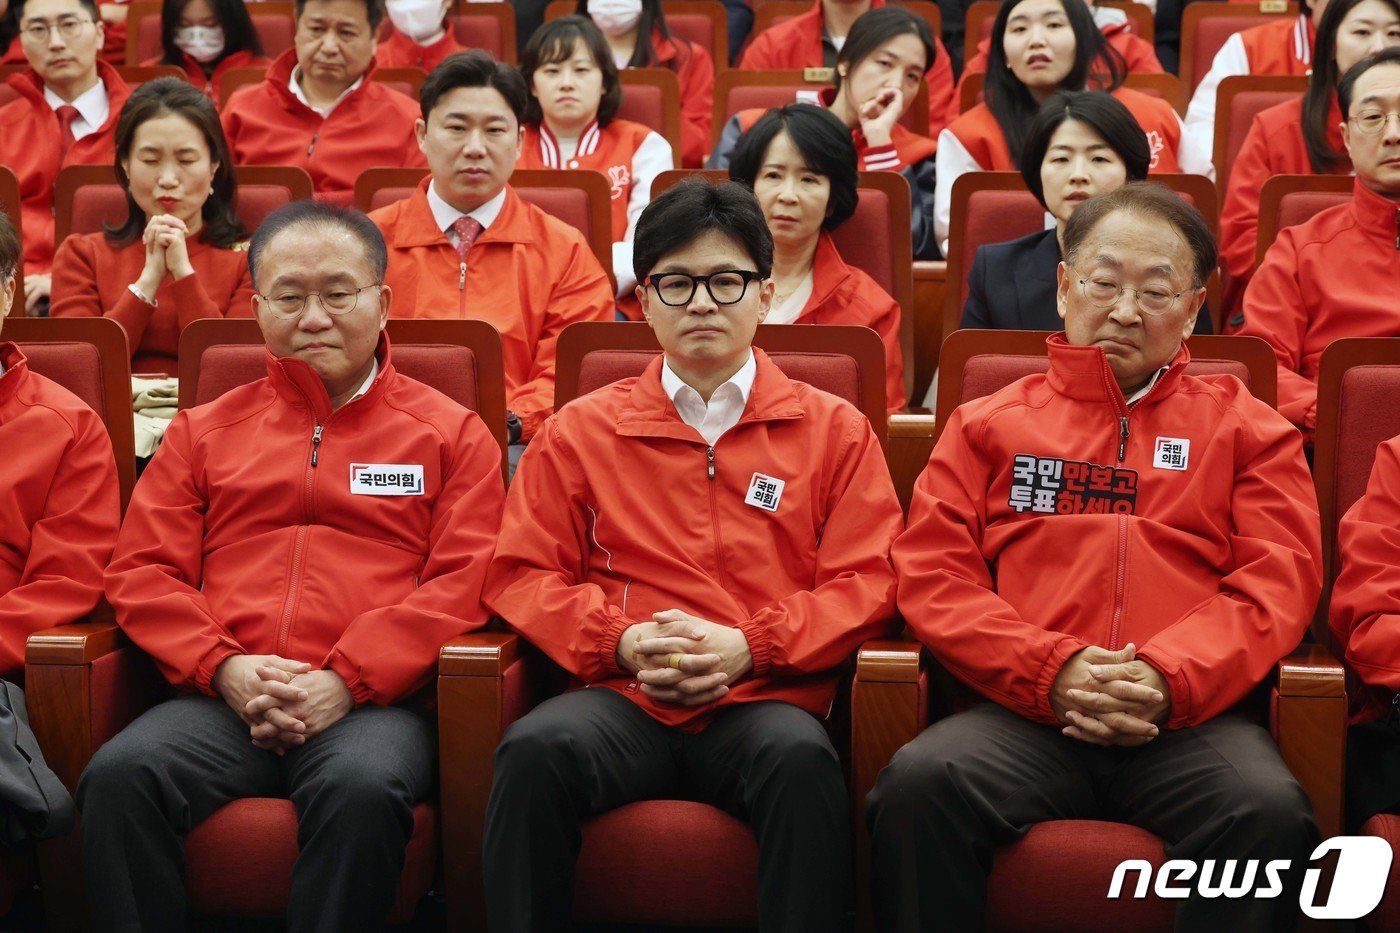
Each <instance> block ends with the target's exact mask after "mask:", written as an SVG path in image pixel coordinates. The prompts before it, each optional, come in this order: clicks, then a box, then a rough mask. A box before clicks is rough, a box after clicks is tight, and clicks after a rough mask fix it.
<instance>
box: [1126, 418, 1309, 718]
mask: <svg viewBox="0 0 1400 933" xmlns="http://www.w3.org/2000/svg"><path fill="white" fill-rule="evenodd" d="M1259 408H1260V409H1262V408H1263V405H1262V404H1261V405H1260V406H1259ZM1248 415H1249V417H1248V419H1247V420H1246V413H1244V412H1241V411H1239V410H1238V409H1236V410H1235V411H1234V412H1233V413H1232V415H1231V417H1233V418H1235V419H1236V420H1237V421H1238V426H1237V429H1236V431H1237V433H1236V440H1235V444H1236V459H1235V462H1236V464H1237V466H1236V469H1235V476H1234V490H1233V493H1232V495H1231V498H1230V517H1231V520H1232V522H1233V532H1232V534H1231V535H1230V553H1231V554H1232V555H1234V562H1235V563H1234V566H1233V567H1231V568H1229V572H1228V573H1226V574H1225V575H1224V576H1223V577H1222V578H1221V580H1220V592H1219V593H1218V594H1217V595H1215V596H1213V597H1211V598H1210V599H1208V600H1206V601H1205V602H1203V603H1201V604H1200V605H1199V606H1197V607H1195V608H1194V609H1192V610H1191V611H1190V612H1189V613H1187V614H1186V615H1185V616H1184V617H1183V618H1181V619H1180V620H1178V621H1177V622H1175V623H1173V624H1172V625H1170V626H1168V627H1167V628H1165V629H1163V630H1162V631H1160V632H1158V633H1157V634H1156V635H1154V636H1153V637H1152V638H1150V639H1148V641H1147V642H1146V643H1145V644H1142V645H1139V646H1138V657H1140V658H1142V659H1143V660H1144V661H1146V662H1147V663H1149V664H1151V665H1152V666H1153V667H1155V668H1156V669H1157V670H1158V671H1160V672H1161V673H1162V675H1163V676H1164V677H1165V678H1166V679H1167V684H1168V686H1169V687H1170V688H1171V704H1172V707H1171V718H1170V719H1169V720H1168V721H1167V728H1169V729H1181V728H1186V727H1188V726H1195V725H1199V724H1200V723H1203V722H1206V721H1207V720H1209V719H1211V718H1212V717H1214V716H1218V715H1219V714H1221V713H1223V712H1225V711H1226V710H1227V709H1229V708H1230V707H1231V706H1234V705H1235V704H1236V703H1238V702H1239V701H1240V700H1241V699H1243V698H1244V696H1245V694H1247V693H1248V692H1249V691H1250V690H1251V689H1253V687H1254V686H1255V685H1256V684H1258V683H1259V682H1261V681H1262V680H1264V678H1265V677H1267V676H1268V675H1269V672H1270V671H1271V670H1272V669H1273V667H1274V665H1275V664H1276V663H1277V662H1278V659H1279V658H1282V657H1283V656H1284V655H1286V654H1287V653H1288V652H1289V651H1292V650H1293V648H1295V647H1296V646H1297V644H1298V642H1299V641H1300V640H1301V639H1302V637H1303V633H1304V632H1306V631H1307V628H1308V620H1309V619H1311V618H1312V614H1313V609H1314V608H1315V607H1316V606H1317V597H1318V595H1319V594H1320V593H1321V591H1322V537H1321V530H1320V524H1319V519H1318V511H1317V494H1316V492H1315V491H1314V488H1313V481H1312V477H1311V475H1310V474H1309V472H1308V464H1307V461H1306V460H1305V459H1304V457H1303V443H1302V438H1301V437H1299V435H1298V432H1297V431H1296V430H1295V429H1294V428H1293V426H1292V425H1289V424H1287V423H1285V422H1284V420H1283V419H1282V418H1278V417H1274V416H1273V412H1268V411H1259V410H1255V411H1252V412H1249V413H1248Z"/></svg>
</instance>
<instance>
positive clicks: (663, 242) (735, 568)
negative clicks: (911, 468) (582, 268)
mask: <svg viewBox="0 0 1400 933" xmlns="http://www.w3.org/2000/svg"><path fill="white" fill-rule="evenodd" d="M772 251H773V243H772V239H771V238H770V236H769V234H768V227H767V224H766V223H765V222H764V219H763V214H762V212H761V211H760V209H759V206H758V204H757V203H756V202H755V200H754V196H753V194H752V193H751V192H749V191H748V190H747V189H746V188H744V187H743V186H741V185H738V184H736V183H734V182H726V183H724V184H721V185H711V184H709V183H708V182H707V181H705V180H703V179H688V180H686V181H684V182H682V183H681V184H679V185H677V186H676V187H675V188H672V189H670V190H669V191H666V192H665V193H663V194H661V195H660V196H658V197H657V198H656V199H655V200H654V201H652V203H651V206H649V207H648V208H647V209H646V211H645V212H644V213H643V214H642V219H641V222H640V223H639V224H638V225H637V249H636V252H635V257H636V263H637V268H636V273H637V279H638V281H639V282H640V283H641V284H640V285H638V286H637V290H638V291H639V292H641V295H640V296H639V300H640V301H641V302H642V307H643V309H644V310H645V312H646V317H647V322H648V323H649V324H650V325H651V328H652V329H653V330H654V331H655V332H656V338H657V342H658V343H660V345H661V348H662V351H663V354H662V355H661V356H659V357H657V358H656V359H654V360H653V361H652V363H651V365H650V366H648V367H647V369H646V371H645V372H643V373H642V375H641V376H638V377H635V378H629V379H624V380H622V381H620V382H617V383H614V384H613V385H611V386H607V387H605V388H603V389H599V390H598V391H596V392H593V393H591V394H590V395H587V396H584V397H583V398H579V399H575V400H574V401H572V402H570V403H569V404H568V405H566V406H565V407H563V408H561V409H560V410H559V411H558V412H557V413H556V414H555V415H554V416H553V417H552V418H551V419H550V420H549V421H548V422H546V423H545V425H544V427H543V429H542V430H541V432H540V434H539V435H538V436H537V437H536V438H535V442H534V443H533V444H531V445H530V449H529V450H527V451H526V452H525V456H524V458H523V459H522V460H521V462H520V471H519V473H517V474H516V477H515V481H514V482H513V483H512V484H511V493H510V496H509V500H508V503H507V508H506V518H505V523H504V525H503V526H502V531H501V537H500V541H499V542H498V545H497V548H496V554H495V556H494V557H493V558H492V561H491V570H490V572H489V574H488V579H487V585H486V591H485V600H486V603H487V605H489V606H490V607H491V609H492V611H493V612H496V613H498V614H499V615H501V616H502V617H503V618H504V619H506V621H507V622H508V623H509V624H510V626H511V627H512V628H514V629H515V630H516V631H518V632H520V634H521V635H522V636H523V637H525V638H527V639H529V640H530V641H531V642H533V643H534V644H535V645H536V646H537V647H539V648H540V650H542V651H543V652H544V653H545V654H547V655H548V656H549V657H550V658H551V659H552V660H553V661H554V662H555V663H556V664H558V665H560V666H561V667H563V668H564V669H565V670H566V671H568V672H569V673H570V674H572V675H573V676H574V677H575V678H577V680H578V681H581V682H582V683H583V684H585V685H587V686H589V687H591V688H593V689H588V690H574V691H572V692H568V693H564V694H562V695H560V696H557V697H554V698H553V699H550V700H547V701H546V702H544V703H542V704H540V705H539V706H538V707H536V708H535V709H534V711H533V712H531V713H529V714H528V715H526V716H525V717H524V718H523V719H520V720H518V721H517V722H515V723H514V724H513V725H511V727H510V728H509V729H508V730H507V732H506V734H505V736H504V737H503V738H502V740H501V745H500V747H499V748H498V749H497V751H496V760H495V782H494V784H493V785H492V788H491V797H490V800H489V802H488V803H487V808H486V828H485V837H484V840H483V861H484V863H485V871H486V878H485V880H486V901H487V905H486V906H487V920H488V921H489V923H490V926H491V928H492V929H493V930H497V929H498V930H536V931H547V930H558V929H563V928H564V927H566V926H567V924H568V922H569V919H570V914H571V912H572V897H571V895H572V894H573V890H574V878H573V874H574V863H575V861H576V859H577V858H578V854H579V839H580V827H581V826H582V824H583V822H584V821H586V820H587V819H589V818H590V817H593V816H597V815H599V814H602V813H605V812H607V811H610V810H613V809H616V808H617V807H621V806H624V805H625V804H628V803H632V802H634V801H639V800H650V799H654V798H657V797H661V798H667V797H675V796H683V797H686V798H688V799H691V800H698V801H701V802H704V803H708V804H711V805H713V806H716V807H719V808H721V809H723V810H726V811H728V812H729V813H731V814H733V815H734V816H736V817H738V818H740V819H742V820H745V821H746V822H748V823H749V824H750V825H751V826H752V827H753V830H754V834H755V835H756V836H757V839H758V866H759V867H758V876H759V880H758V914H759V927H760V928H761V929H764V930H779V929H783V930H789V929H790V930H803V931H809V930H810V931H823V930H833V931H834V930H846V929H850V928H851V926H852V924H853V918H852V917H851V916H850V911H851V906H852V897H851V893H852V892H851V873H852V871H851V864H850V847H851V837H850V813H849V808H848V799H847V796H846V787H845V781H844V779H843V778H842V774H841V763H840V759H839V758H838V757H837V754H836V750H835V749H834V748H833V747H832V745H831V740H830V738H829V737H828V736H827V733H826V730H825V729H824V728H822V724H821V721H820V718H821V717H824V716H826V715H827V714H828V712H829V711H830V707H831V702H832V699H833V698H834V697H835V694H836V676H837V675H836V670H835V668H837V666H838V665H840V664H841V663H842V662H843V661H844V660H845V659H847V658H848V657H849V656H850V654H851V652H853V651H854V650H855V649H856V647H857V646H859V645H860V643H861V642H862V641H863V640H865V639H867V638H871V637H874V636H878V635H880V634H883V633H885V632H888V631H890V629H891V625H892V620H891V613H892V611H893V608H894V571H893V568H892V567H891V566H890V562H889V546H890V542H891V540H892V539H893V537H894V535H895V534H896V533H897V532H898V530H899V527H900V523H901V515H900V509H899V502H898V500H897V498H896V496H895V492H894V487H893V485H892V484H891V482H890V476H889V471H888V469H887V468H886V467H885V460H884V456H883V455H882V454H881V453H880V443H879V441H878V440H877V439H876V437H875V432H874V431H873V430H872V429H871V427H870V422H868V421H867V420H866V419H865V418H864V416H862V415H861V414H860V412H859V411H857V410H856V409H855V408H854V407H853V406H852V405H850V404H849V403H847V402H846V401H844V400H841V399H838V398H836V397H834V396H831V395H828V394H826V393H824V392H818V391H816V390H815V389H813V388H812V387H810V386H807V385H804V384H802V383H800V382H794V381H792V380H790V379H788V378H787V377H786V376H784V375H783V373H782V371H781V370H780V369H778V367H777V366H776V365H774V364H773V363H772V361H770V360H769V359H768V357H767V356H765V355H764V354H763V353H762V352H761V351H758V350H754V349H753V348H752V346H751V342H752V340H753V335H754V332H755V329H756V328H757V326H758V324H759V323H760V322H761V321H762V320H763V319H764V317H765V316H766V315H767V313H768V309H769V307H770V305H771V303H772V298H773V283H772V280H771V279H770V278H769V275H770V271H771V268H770V267H771V258H772ZM651 490H655V492H656V494H652V493H651V492H650V491H651ZM721 529H724V530H723V532H722V533H721ZM671 829H673V830H675V831H676V832H678V833H680V834H681V835H682V836H683V835H684V832H685V830H684V827H672V828H671ZM668 831H669V830H668ZM679 838H680V836H678V837H677V839H679ZM677 883H678V884H681V883H684V882H683V881H682V880H681V879H677ZM687 919H690V918H687Z"/></svg>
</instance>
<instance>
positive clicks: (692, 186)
mask: <svg viewBox="0 0 1400 933" xmlns="http://www.w3.org/2000/svg"><path fill="white" fill-rule="evenodd" d="M712 230H713V231H718V232H720V233H723V234H725V235H726V236H729V237H732V238H733V239H734V240H735V241H737V242H738V243H739V245H740V246H742V247H743V248H744V250H745V252H747V253H748V254H749V258H750V259H752V260H753V262H754V265H755V266H757V267H758V274H759V275H761V276H763V277H764V278H765V279H766V278H768V277H769V276H770V275H772V274H773V235H772V234H771V233H769V232H768V221H766V220H764V219H763V211H762V209H761V208H759V206H758V199H757V198H755V197H754V195H753V192H752V191H750V190H749V189H748V188H745V187H744V186H743V185H741V184H739V183H738V182H735V181H725V182H720V183H719V184H715V183H713V182H710V181H709V180H708V179H704V178H687V179H685V180H684V181H682V182H680V183H679V184H677V185H676V186H675V187H674V188H670V189H668V190H666V191H665V192H663V193H661V194H659V195H657V196H656V197H654V198H652V201H651V203H650V204H648V205H647V207H646V210H644V211H642V216H641V217H640V218H639V219H638V220H637V230H636V233H635V235H634V236H633V241H632V271H633V272H634V273H635V274H636V276H637V281H638V282H645V281H646V277H647V276H649V275H651V270H652V269H654V268H655V267H656V264H657V263H658V262H660V261H661V257H663V256H666V255H668V254H670V253H674V252H675V251H676V250H678V249H681V248H682V247H684V246H686V245H687V244H690V243H693V242H694V241H695V240H696V239H698V238H699V237H701V236H703V235H704V234H706V233H709V232H710V231H712Z"/></svg>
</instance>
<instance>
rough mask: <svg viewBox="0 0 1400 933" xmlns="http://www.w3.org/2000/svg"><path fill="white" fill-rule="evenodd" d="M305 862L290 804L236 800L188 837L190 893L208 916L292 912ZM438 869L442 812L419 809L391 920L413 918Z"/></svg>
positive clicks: (415, 811) (195, 908)
mask: <svg viewBox="0 0 1400 933" xmlns="http://www.w3.org/2000/svg"><path fill="white" fill-rule="evenodd" d="M296 858H297V815H296V811H295V810H293V809H292V802H291V801H290V800H282V799H275V798H268V797H249V798H245V799H243V800H235V801H234V802H233V803H230V804H228V805H227V806H225V807H223V808H222V809H220V810H218V811H216V812H215V813H214V814H213V815H212V816H210V817H209V819H207V820H205V821H204V822H203V823H200V824H199V825H198V826H196V827H195V828H194V830H193V831H192V832H191V833H190V834H189V836H187V837H186V838H185V891H186V894H187V896H188V897H189V902H190V910H191V911H192V912H193V913H195V914H200V915H203V916H221V917H229V916H234V917H278V916H281V915H282V914H285V913H286V912H287V901H288V899H289V898H290V896H291V887H292V865H293V863H295V862H296ZM436 870H437V811H436V810H435V809H434V807H433V805H432V804H428V803H420V804H418V806H416V807H414V808H413V836H412V838H411V839H409V842H408V848H407V851H406V852H405V858H404V866H403V874H402V875H401V876H400V877H399V891H398V897H397V899H396V900H395V902H394V909H393V912H392V913H391V914H390V915H389V922H391V923H404V922H406V921H408V920H410V919H412V917H413V913H414V910H415V909H416V908H417V906H418V902H419V901H421V900H422V899H423V895H425V894H427V893H428V888H429V887H431V886H432V883H433V874H434V872H435V871H436Z"/></svg>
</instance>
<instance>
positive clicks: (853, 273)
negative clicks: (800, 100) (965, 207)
mask: <svg viewBox="0 0 1400 933" xmlns="http://www.w3.org/2000/svg"><path fill="white" fill-rule="evenodd" d="M729 177H730V178H732V179H734V180H735V181H737V182H741V183H743V184H745V185H748V186H749V187H750V188H752V189H753V192H754V194H755V195H757V196H758V204H759V206H760V207H762V208H763V216H764V219H765V220H767V221H768V231H769V233H771V234H772V235H773V289H774V290H773V306H772V307H771V308H769V310H768V316H767V317H766V318H764V321H766V322H767V323H769V324H860V325H864V326H866V327H869V328H870V329H871V330H873V331H875V332H876V333H877V334H879V335H880V340H881V341H882V342H883V343H884V345H885V396H886V399H887V403H886V404H887V405H888V406H889V409H890V411H897V410H898V409H900V408H903V407H904V404H905V392H904V357H903V354H902V350H901V349H900V344H899V320H900V309H899V305H898V304H896V303H895V300H894V299H893V298H891V297H890V295H889V293H888V292H886V291H885V290H884V289H883V288H881V287H880V286H879V285H878V284H876V282H875V280H874V279H872V278H871V277H870V276H869V275H867V274H865V273H864V272H863V271H861V270H860V269H857V268H856V267H854V266H850V265H847V264H846V263H845V262H844V261H843V260H842V259H841V255H840V254H839V253H838V252H837V251H836V244H835V243H833V242H832V240H831V231H832V230H835V229H836V228H837V227H839V226H841V224H843V223H845V222H846V221H847V220H849V219H850V217H851V215H852V214H854V213H855V210H856V201H857V199H858V198H859V194H858V193H857V191H856V185H857V183H858V182H859V181H860V175H859V173H858V172H857V171H856V147H855V146H854V145H853V144H852V143H851V134H850V131H849V130H847V129H846V125H845V124H844V123H842V122H841V121H840V120H838V119H837V118H836V116H835V115H834V114H832V113H831V111H829V110H823V109H822V108H820V107H814V106H812V105H811V104H789V105H788V106H786V107H782V108H780V109H777V110H770V111H768V113H767V114H766V115H765V116H764V117H763V119H761V120H759V121H758V122H757V123H755V124H754V125H753V128H752V129H750V130H749V131H748V132H747V133H745V134H744V135H743V136H741V137H740V138H739V144H738V145H737V146H735V147H734V158H733V160H732V161H731V162H730V163H729Z"/></svg>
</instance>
